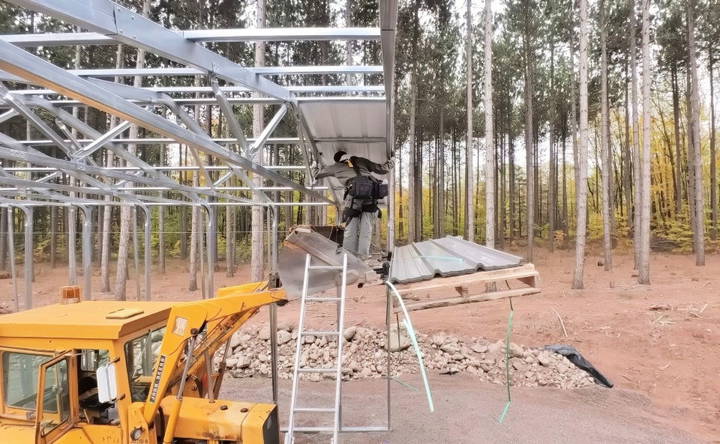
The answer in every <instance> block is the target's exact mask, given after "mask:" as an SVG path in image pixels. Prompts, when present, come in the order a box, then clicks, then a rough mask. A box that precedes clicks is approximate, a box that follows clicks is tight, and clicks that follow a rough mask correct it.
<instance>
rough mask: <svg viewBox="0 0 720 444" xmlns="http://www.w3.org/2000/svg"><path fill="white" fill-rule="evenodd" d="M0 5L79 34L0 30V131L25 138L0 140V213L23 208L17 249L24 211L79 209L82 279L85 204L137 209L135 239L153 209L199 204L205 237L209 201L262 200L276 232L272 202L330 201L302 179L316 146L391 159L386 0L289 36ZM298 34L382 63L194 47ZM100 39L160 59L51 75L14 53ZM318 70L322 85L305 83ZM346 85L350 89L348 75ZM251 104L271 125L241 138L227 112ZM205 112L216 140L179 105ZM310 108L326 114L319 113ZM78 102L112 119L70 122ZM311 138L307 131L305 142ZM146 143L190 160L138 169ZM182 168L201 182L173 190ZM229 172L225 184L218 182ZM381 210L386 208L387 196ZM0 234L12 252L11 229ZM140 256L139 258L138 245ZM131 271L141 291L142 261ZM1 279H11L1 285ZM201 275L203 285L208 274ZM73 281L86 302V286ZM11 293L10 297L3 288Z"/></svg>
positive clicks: (127, 14) (110, 9) (104, 9)
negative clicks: (22, 130)
mask: <svg viewBox="0 0 720 444" xmlns="http://www.w3.org/2000/svg"><path fill="white" fill-rule="evenodd" d="M0 1H6V2H8V3H12V4H14V5H16V6H19V7H21V8H25V9H28V10H32V11H35V12H39V13H42V14H45V15H48V16H51V17H53V18H55V19H58V20H61V21H63V22H64V23H65V24H67V25H73V26H75V27H77V28H78V29H80V30H83V31H84V32H68V33H41V34H14V35H0V70H1V71H0V124H7V123H9V122H10V121H11V119H24V120H25V121H26V122H27V123H28V124H29V125H31V126H32V127H34V128H35V130H36V131H35V135H33V137H30V136H29V135H28V136H27V137H26V140H20V139H19V138H18V139H15V138H12V137H10V136H9V135H8V134H3V133H0V207H3V208H9V209H19V210H21V211H22V213H23V214H24V216H25V217H24V224H25V233H26V238H25V242H26V244H25V247H26V249H28V250H32V246H33V245H32V236H28V233H32V227H33V220H32V219H33V208H35V207H42V206H48V207H51V206H62V207H66V208H70V209H71V211H73V212H74V211H75V210H77V209H79V210H80V211H81V213H82V215H83V218H82V221H83V230H82V246H83V267H85V268H86V275H87V276H90V273H89V272H88V270H89V268H88V267H89V266H90V263H91V256H90V250H91V242H90V236H91V232H92V230H91V227H92V213H93V209H94V208H96V207H101V206H102V207H105V206H109V205H112V206H131V207H134V208H137V209H139V211H140V212H142V213H143V214H144V217H143V218H142V220H143V223H144V230H145V240H144V241H145V242H146V243H147V242H149V230H150V222H149V220H150V214H151V213H150V210H151V208H153V207H165V206H177V205H192V206H195V207H201V208H203V209H204V210H205V215H206V216H205V217H206V223H207V231H208V232H212V231H215V229H216V228H217V227H216V225H215V224H216V220H215V218H216V211H215V208H216V207H218V206H264V207H266V208H268V209H269V210H270V211H272V213H273V214H272V220H273V222H272V224H271V225H272V227H273V229H274V230H277V212H276V211H273V209H274V208H275V207H284V206H297V205H302V206H324V205H338V202H339V197H338V196H339V194H338V190H337V189H335V188H333V187H332V186H327V185H325V184H323V185H310V184H312V182H313V180H312V176H313V174H314V173H313V171H314V170H313V168H312V167H313V166H314V165H322V164H324V163H326V162H324V161H323V158H324V159H328V156H327V152H328V150H332V149H340V148H342V149H344V150H346V151H348V152H349V153H351V154H353V150H354V149H358V150H359V151H357V153H359V154H361V155H364V154H367V150H374V152H373V153H370V154H372V156H371V157H373V158H375V159H378V158H381V157H382V158H387V157H389V156H391V155H392V153H393V146H392V145H393V144H392V142H393V126H394V124H393V100H392V98H393V95H394V94H393V83H394V79H393V72H394V45H395V26H396V21H397V0H378V1H379V17H378V23H379V26H377V27H369V28H359V27H344V28H333V27H326V28H310V27H305V28H304V27H302V24H300V23H299V24H297V25H298V27H293V28H259V29H210V30H206V29H200V30H172V29H168V28H165V27H163V26H162V25H160V24H158V23H155V22H153V21H152V20H149V19H147V18H145V17H143V16H142V15H140V14H137V13H135V12H133V11H132V10H130V9H128V8H125V7H122V6H120V5H118V4H117V3H114V2H113V1H111V0H73V1H67V0H0ZM298 40H303V41H343V40H364V41H368V40H370V41H378V42H380V45H381V53H382V64H381V65H344V64H343V65H337V66H335V65H326V64H323V65H320V64H318V65H310V66H308V65H303V66H264V67H253V66H243V65H241V64H238V63H236V62H234V61H231V60H230V59H228V58H226V57H224V56H222V55H220V54H218V53H217V52H214V51H213V50H211V49H209V47H207V46H206V42H230V43H231V42H249V43H252V42H283V41H298ZM114 44H123V45H126V46H128V47H130V48H139V49H143V50H145V51H146V52H148V53H151V54H154V55H156V56H158V57H160V59H166V61H164V62H160V63H158V64H156V65H155V66H149V67H145V68H122V69H119V68H118V69H115V68H105V67H93V66H90V67H86V68H84V69H64V68H61V67H59V66H56V65H54V64H52V63H50V62H48V61H46V60H44V59H43V58H41V57H39V56H38V55H36V54H35V53H33V52H29V51H27V50H26V48H29V49H31V48H37V47H51V46H76V45H82V46H85V45H114ZM156 60H157V59H156ZM158 65H159V66H158ZM313 76H314V77H313ZM318 76H325V77H323V79H325V80H324V81H323V82H322V84H314V83H313V82H317V78H318ZM129 77H134V78H138V77H140V78H147V80H146V81H145V82H144V83H145V85H147V86H146V87H142V88H140V87H134V86H129V85H127V84H126V83H125V81H126V80H127V78H129ZM188 77H195V79H196V81H195V82H194V83H193V84H192V85H190V83H191V82H188V79H187V78H188ZM381 77H382V79H381ZM168 78H177V79H178V81H177V82H174V83H172V85H173V86H161V85H166V84H167V82H165V79H168ZM358 78H359V79H362V81H361V82H357V81H352V80H351V79H358ZM198 79H199V80H198ZM327 79H330V81H326V80H327ZM140 84H142V82H140V83H138V82H135V85H140ZM183 84H187V86H182V85H183ZM255 104H261V105H265V106H269V107H273V111H274V117H273V118H272V119H270V120H269V121H268V122H267V123H266V124H265V127H264V130H263V131H262V132H261V133H260V134H259V135H258V136H257V137H249V134H247V133H246V131H247V130H248V129H247V128H244V127H243V125H242V124H241V122H240V120H238V118H237V116H236V115H235V112H236V110H235V108H234V107H236V106H248V105H255ZM208 105H210V106H212V107H216V108H215V109H216V110H219V114H217V116H218V118H224V119H225V122H227V128H228V129H229V130H230V137H211V136H210V135H208V133H207V132H206V130H205V129H204V128H202V127H201V126H200V124H199V123H198V121H196V118H197V115H196V111H193V110H197V109H199V108H198V107H200V106H208ZM303 105H307V106H303ZM323 105H327V106H328V108H325V109H323V108H324V106H323ZM382 106H384V107H385V110H386V113H385V116H384V119H378V118H377V115H379V114H380V113H378V112H377V110H378V108H379V107H382ZM83 108H84V109H89V108H92V109H95V110H99V111H101V112H104V113H107V115H110V116H113V117H115V119H112V120H113V121H115V124H114V126H113V127H111V128H106V125H105V124H104V123H103V124H101V125H100V126H101V127H93V123H88V121H83V120H81V119H79V118H78V113H77V110H78V109H83ZM330 109H331V110H332V111H329V110H330ZM380 109H382V108H380ZM210 110H211V111H212V108H211V109H210ZM318 110H321V112H319V111H318ZM328 112H330V114H334V115H333V116H332V119H330V120H332V121H326V120H327V119H326V117H327V115H328ZM86 115H87V114H86ZM288 116H290V117H288ZM213 118H214V117H213ZM290 119H292V122H289V121H288V120H290ZM368 122H371V123H370V124H368ZM379 122H384V124H380V123H379ZM283 123H285V124H286V125H284V126H283ZM290 123H293V124H294V130H295V131H296V135H294V136H293V135H292V134H291V135H287V134H276V133H278V132H279V131H278V128H283V131H286V130H285V127H288V126H290V125H287V124H290ZM339 123H341V124H339ZM133 125H135V126H137V127H138V128H143V129H145V132H144V133H141V134H139V135H137V133H136V132H134V131H129V129H130V128H131V127H132V128H133V129H134V128H135V127H134V126H133ZM369 126H371V127H369ZM315 130H317V134H313V131H315ZM128 133H131V134H133V137H129V134H128ZM37 135H39V137H37ZM153 145H154V146H157V145H168V146H169V147H170V149H175V148H176V147H178V146H186V147H187V148H188V149H189V151H190V153H191V154H192V155H193V159H194V163H195V164H194V165H179V164H178V161H177V159H173V160H168V159H165V162H164V163H162V164H159V165H150V164H149V163H147V162H145V161H144V160H143V159H144V158H146V157H144V155H143V154H144V153H145V150H147V149H148V147H150V146H153ZM268 145H276V146H278V145H279V146H281V147H282V146H285V145H287V146H293V147H295V146H299V147H300V151H301V153H302V155H301V159H300V161H299V162H297V163H300V164H299V165H297V164H296V165H261V164H260V163H257V162H255V161H253V160H251V159H253V158H254V156H255V154H256V153H257V152H258V151H260V150H263V149H264V148H265V147H267V146H268ZM363 150H364V151H363ZM103 152H107V153H112V155H113V156H115V157H117V158H120V159H122V160H123V161H124V163H125V166H106V165H104V164H103V162H99V161H98V159H100V157H99V156H98V154H99V153H103ZM323 152H325V154H326V155H325V156H322V154H323ZM169 157H172V156H169ZM330 157H331V156H330ZM209 159H212V162H210V161H209ZM183 171H196V172H198V173H199V174H200V175H201V177H204V179H205V181H204V183H201V184H200V185H199V186H194V187H193V186H189V185H187V184H185V183H183V181H182V180H181V178H180V176H181V174H180V172H183ZM300 171H303V172H304V176H305V179H304V182H303V183H300V182H299V181H296V180H294V179H293V177H297V176H298V174H297V172H300ZM293 173H295V174H293ZM249 174H253V175H259V176H261V177H262V178H263V179H264V182H263V183H261V184H257V183H254V182H253V180H251V178H250V177H248V175H249ZM390 176H392V175H390ZM232 177H237V179H238V180H236V181H233V182H228V180H229V179H230V178H232ZM390 186H391V187H392V186H393V183H392V177H390ZM279 191H298V192H300V194H301V196H303V198H302V199H301V201H299V202H283V201H281V198H280V197H279V193H278V192H279ZM392 194H393V193H392V192H391V196H392ZM246 196H252V199H250V198H248V197H246ZM388 204H389V205H390V206H391V207H392V205H393V201H392V197H391V198H390V200H389V202H388ZM388 214H389V215H390V220H389V227H388V228H389V230H388V232H389V236H388V242H389V246H392V239H393V235H392V233H393V231H394V229H393V226H394V223H393V221H392V214H393V210H392V208H390V211H388ZM8 222H9V223H10V224H12V223H13V217H12V213H8ZM136 223H137V219H136ZM9 231H12V229H11V230H9ZM8 236H9V238H8V242H9V243H10V245H11V246H12V242H13V239H12V235H11V234H8ZM207 242H208V246H207V253H208V269H212V268H213V267H212V266H211V261H214V255H211V252H212V251H213V250H214V249H215V248H216V245H214V244H212V245H211V244H210V241H209V240H208V241H207ZM145 250H146V252H145V254H146V255H149V244H146V249H145ZM275 250H276V248H275ZM72 254H73V255H74V252H73V253H72ZM211 256H212V257H211ZM145 260H146V261H148V260H149V256H146V258H145ZM25 267H26V273H25V274H26V276H31V275H32V261H29V262H28V261H26V264H25ZM28 267H29V268H28ZM145 268H146V270H145V274H146V275H145V281H146V290H147V291H148V292H149V285H150V284H149V275H148V265H147V264H146V267H145ZM13 269H14V261H13ZM14 276H15V273H14V272H13V279H14ZM208 280H209V283H208V286H207V287H208V290H209V291H211V289H212V281H211V277H210V276H208ZM85 285H86V287H87V288H86V291H87V292H88V294H89V293H90V288H89V285H90V282H89V280H88V279H86V282H85ZM203 290H205V287H203ZM14 291H15V293H16V301H17V300H18V299H17V287H14ZM31 291H32V286H31V282H28V281H27V280H26V288H25V308H27V307H29V306H30V304H31V301H32V298H31Z"/></svg>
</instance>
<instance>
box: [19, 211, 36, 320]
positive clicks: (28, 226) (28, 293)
mask: <svg viewBox="0 0 720 444" xmlns="http://www.w3.org/2000/svg"><path fill="white" fill-rule="evenodd" d="M20 209H21V210H22V211H23V213H25V247H24V249H25V251H24V253H23V265H24V268H25V271H24V276H23V277H24V278H25V310H28V309H30V308H32V282H33V251H34V249H33V208H32V207H25V206H22V207H20Z"/></svg>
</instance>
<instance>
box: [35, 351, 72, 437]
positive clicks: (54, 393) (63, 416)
mask: <svg viewBox="0 0 720 444" xmlns="http://www.w3.org/2000/svg"><path fill="white" fill-rule="evenodd" d="M42 413H43V416H42V421H41V423H40V427H41V429H40V432H41V434H42V435H43V436H45V435H47V434H48V433H50V432H51V431H53V430H54V429H55V427H57V426H59V425H60V424H62V423H64V422H65V421H67V420H68V418H69V417H70V388H69V384H68V364H67V359H62V360H60V361H58V362H56V363H55V364H53V365H51V366H50V367H48V368H47V370H46V372H45V390H44V398H43V412H42Z"/></svg>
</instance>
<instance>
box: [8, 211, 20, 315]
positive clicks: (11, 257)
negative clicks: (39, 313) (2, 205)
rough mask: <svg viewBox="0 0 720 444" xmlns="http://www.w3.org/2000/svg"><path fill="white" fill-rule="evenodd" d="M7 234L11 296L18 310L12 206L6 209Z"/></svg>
mask: <svg viewBox="0 0 720 444" xmlns="http://www.w3.org/2000/svg"><path fill="white" fill-rule="evenodd" d="M7 230H8V232H7V236H8V238H7V239H8V240H7V243H8V246H7V248H8V259H9V261H10V277H11V278H12V286H13V297H14V298H15V311H16V312H18V311H20V300H19V299H18V287H17V269H16V267H15V266H16V264H15V218H14V217H13V207H8V209H7Z"/></svg>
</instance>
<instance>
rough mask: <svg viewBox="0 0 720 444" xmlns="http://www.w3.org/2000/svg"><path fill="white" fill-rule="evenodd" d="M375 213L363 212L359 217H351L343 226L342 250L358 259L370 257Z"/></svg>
mask: <svg viewBox="0 0 720 444" xmlns="http://www.w3.org/2000/svg"><path fill="white" fill-rule="evenodd" d="M376 217H377V211H373V212H366V211H363V212H362V214H361V215H360V216H359V217H353V218H352V219H350V222H348V224H347V225H346V226H345V235H344V237H343V248H345V249H346V250H347V251H349V252H350V253H352V254H354V255H355V256H357V257H359V258H360V259H363V260H365V259H368V258H369V257H370V242H371V241H372V233H373V226H374V225H375V218H376Z"/></svg>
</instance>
